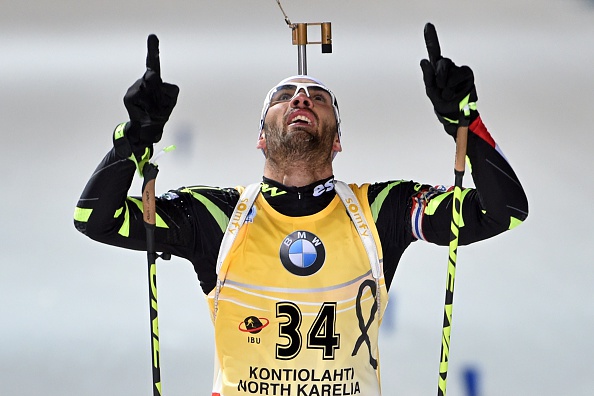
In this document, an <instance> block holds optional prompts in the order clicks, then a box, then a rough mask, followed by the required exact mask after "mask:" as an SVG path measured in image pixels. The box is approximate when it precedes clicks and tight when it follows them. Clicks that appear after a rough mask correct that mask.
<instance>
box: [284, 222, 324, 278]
mask: <svg viewBox="0 0 594 396" xmlns="http://www.w3.org/2000/svg"><path fill="white" fill-rule="evenodd" d="M279 255H280V259H281V262H282V263H283V266H284V267H285V268H286V269H287V270H288V271H289V272H290V273H292V274H295V275H299V276H308V275H312V274H315V273H316V272H318V271H319V270H320V268H322V265H324V261H325V259H326V249H325V248H324V244H323V243H322V241H321V240H320V238H318V237H317V236H316V235H315V234H312V233H311V232H308V231H295V232H293V233H292V234H289V235H287V236H286V237H285V239H284V240H283V242H282V243H281V246H280V252H279Z"/></svg>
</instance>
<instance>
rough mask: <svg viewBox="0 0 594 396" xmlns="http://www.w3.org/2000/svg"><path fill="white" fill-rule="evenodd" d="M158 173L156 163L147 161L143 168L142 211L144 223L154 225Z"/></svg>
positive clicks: (155, 221) (155, 220)
mask: <svg viewBox="0 0 594 396" xmlns="http://www.w3.org/2000/svg"><path fill="white" fill-rule="evenodd" d="M158 173H159V168H157V165H155V164H152V163H150V162H147V163H146V164H145V165H144V167H143V169H142V174H143V175H144V181H143V183H142V209H143V210H142V212H143V219H144V223H145V225H147V226H151V227H154V226H155V224H156V223H157V217H156V205H155V179H156V178H157V174H158Z"/></svg>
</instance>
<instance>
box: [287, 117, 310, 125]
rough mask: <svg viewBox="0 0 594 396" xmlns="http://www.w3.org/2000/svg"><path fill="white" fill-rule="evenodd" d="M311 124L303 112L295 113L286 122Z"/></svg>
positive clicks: (290, 123)
mask: <svg viewBox="0 0 594 396" xmlns="http://www.w3.org/2000/svg"><path fill="white" fill-rule="evenodd" d="M312 124H313V122H312V120H311V119H310V118H309V117H307V116H305V115H303V114H298V115H296V116H295V117H293V118H292V119H290V120H289V123H288V125H289V126H291V125H302V126H303V125H312Z"/></svg>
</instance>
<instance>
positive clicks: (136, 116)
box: [124, 34, 179, 151]
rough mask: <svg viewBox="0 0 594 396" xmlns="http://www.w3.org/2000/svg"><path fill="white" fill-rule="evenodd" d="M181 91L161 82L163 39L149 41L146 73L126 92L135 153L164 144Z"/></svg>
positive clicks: (127, 129) (126, 132)
mask: <svg viewBox="0 0 594 396" xmlns="http://www.w3.org/2000/svg"><path fill="white" fill-rule="evenodd" d="M178 94H179V88H178V87H177V86H176V85H173V84H168V83H164V82H163V80H162V79H161V64H160V60H159V39H158V38H157V36H155V35H154V34H151V35H150V36H148V39H147V55H146V72H145V73H144V75H143V76H142V78H140V79H138V80H137V81H136V82H135V83H134V84H133V85H132V86H131V87H130V88H128V91H127V92H126V95H125V96H124V105H125V106H126V110H128V115H129V116H130V122H129V123H128V125H127V126H126V131H125V135H126V137H127V139H128V141H129V143H130V145H131V146H132V148H133V151H137V150H138V149H144V148H145V147H149V146H152V144H153V143H157V142H158V141H159V140H161V137H162V135H163V128H164V126H165V123H166V122H167V120H169V116H170V115H171V112H172V111H173V108H174V107H175V104H176V103H177V96H178Z"/></svg>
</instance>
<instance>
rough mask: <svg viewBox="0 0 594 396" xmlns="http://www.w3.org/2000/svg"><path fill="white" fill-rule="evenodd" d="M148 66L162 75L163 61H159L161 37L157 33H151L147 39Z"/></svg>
mask: <svg viewBox="0 0 594 396" xmlns="http://www.w3.org/2000/svg"><path fill="white" fill-rule="evenodd" d="M146 45H147V54H146V68H147V69H150V70H152V71H154V72H155V73H157V75H159V76H160V75H161V62H160V61H159V39H158V38H157V36H156V35H154V34H151V35H149V36H148V39H147V41H146Z"/></svg>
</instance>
